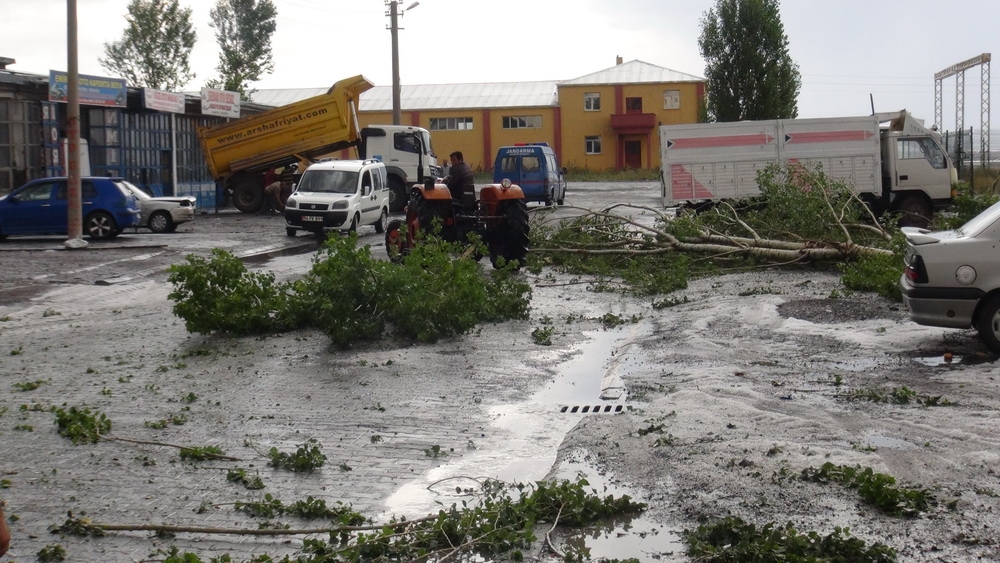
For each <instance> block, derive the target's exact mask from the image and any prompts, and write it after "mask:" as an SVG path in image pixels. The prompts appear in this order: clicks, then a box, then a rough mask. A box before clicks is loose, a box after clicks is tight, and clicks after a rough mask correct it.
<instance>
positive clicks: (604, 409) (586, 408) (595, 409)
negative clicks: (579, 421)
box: [559, 405, 625, 414]
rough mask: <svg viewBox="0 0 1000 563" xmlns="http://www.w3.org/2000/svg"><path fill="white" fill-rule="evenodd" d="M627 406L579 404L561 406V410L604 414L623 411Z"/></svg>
mask: <svg viewBox="0 0 1000 563" xmlns="http://www.w3.org/2000/svg"><path fill="white" fill-rule="evenodd" d="M624 410H625V407H624V406H622V405H593V406H591V405H583V406H580V405H577V406H573V407H565V406H564V407H560V408H559V412H561V413H563V414H566V413H570V414H576V413H590V414H602V413H611V414H617V413H620V412H623V411H624Z"/></svg>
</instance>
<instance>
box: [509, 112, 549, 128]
mask: <svg viewBox="0 0 1000 563" xmlns="http://www.w3.org/2000/svg"><path fill="white" fill-rule="evenodd" d="M541 127H542V116H540V115H512V116H504V118H503V128H504V129H540V128H541Z"/></svg>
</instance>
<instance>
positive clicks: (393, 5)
mask: <svg viewBox="0 0 1000 563" xmlns="http://www.w3.org/2000/svg"><path fill="white" fill-rule="evenodd" d="M386 4H388V5H389V13H388V14H387V15H388V16H389V32H390V33H391V34H392V124H393V125H399V123H400V121H402V119H403V118H402V108H401V107H400V105H401V104H400V100H399V97H400V86H399V18H400V17H401V16H402V15H403V12H404V11H405V10H404V11H400V10H399V2H398V0H386ZM418 5H420V2H414V3H412V4H410V5H409V6H407V7H406V9H407V10H412V9H413V8H416V7H417V6H418Z"/></svg>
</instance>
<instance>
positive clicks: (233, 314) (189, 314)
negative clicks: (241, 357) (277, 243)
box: [168, 248, 289, 334]
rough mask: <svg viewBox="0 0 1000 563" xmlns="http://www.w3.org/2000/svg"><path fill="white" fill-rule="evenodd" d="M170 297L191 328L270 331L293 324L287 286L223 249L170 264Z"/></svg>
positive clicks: (219, 330)
mask: <svg viewBox="0 0 1000 563" xmlns="http://www.w3.org/2000/svg"><path fill="white" fill-rule="evenodd" d="M169 272H170V275H169V277H168V280H169V281H170V282H171V283H173V284H174V290H173V291H172V292H170V295H169V298H170V299H172V300H173V301H174V302H175V304H174V314H175V315H177V316H178V317H180V318H182V319H184V326H185V328H187V330H188V332H198V333H201V334H209V333H212V332H229V333H233V334H266V333H271V332H276V331H280V330H286V329H287V328H289V320H288V319H287V315H286V310H287V306H288V302H287V300H288V294H287V291H288V288H287V286H286V285H285V284H278V283H275V281H274V275H273V274H271V273H260V272H248V271H247V269H246V267H245V266H244V265H243V263H242V262H240V260H239V259H238V258H236V257H235V256H233V255H232V254H230V253H228V252H226V251H225V250H221V249H218V248H216V249H213V250H212V258H211V259H210V260H206V259H204V258H202V257H200V256H195V255H188V256H187V264H174V265H173V266H170V269H169Z"/></svg>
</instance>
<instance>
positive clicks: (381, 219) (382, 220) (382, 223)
mask: <svg viewBox="0 0 1000 563" xmlns="http://www.w3.org/2000/svg"><path fill="white" fill-rule="evenodd" d="M388 224H389V210H388V209H384V208H383V209H382V213H381V214H380V215H379V216H378V222H376V223H375V232H376V233H384V232H385V227H386V225H388Z"/></svg>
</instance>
